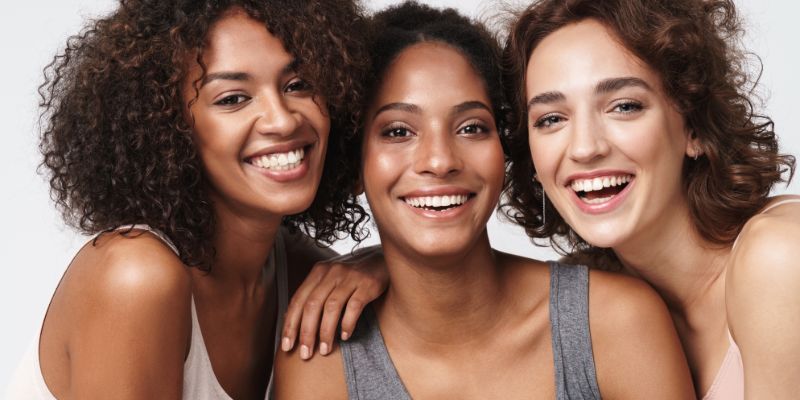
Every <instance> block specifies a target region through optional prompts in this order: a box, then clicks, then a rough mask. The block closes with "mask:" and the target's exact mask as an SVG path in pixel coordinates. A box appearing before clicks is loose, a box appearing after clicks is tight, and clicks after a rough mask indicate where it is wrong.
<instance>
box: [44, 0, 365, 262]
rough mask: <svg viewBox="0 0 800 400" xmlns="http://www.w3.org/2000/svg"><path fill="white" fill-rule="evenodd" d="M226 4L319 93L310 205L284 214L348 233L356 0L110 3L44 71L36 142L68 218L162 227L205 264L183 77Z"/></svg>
mask: <svg viewBox="0 0 800 400" xmlns="http://www.w3.org/2000/svg"><path fill="white" fill-rule="evenodd" d="M232 9H239V10H242V11H244V12H245V13H246V14H247V15H249V16H250V17H252V18H254V19H256V20H258V21H262V22H263V23H264V25H265V27H266V29H268V30H269V32H270V33H271V34H273V35H274V36H276V37H277V38H279V39H280V40H281V41H282V43H283V45H284V47H285V48H286V49H287V51H288V52H289V53H291V54H292V55H293V56H294V57H295V58H296V59H297V60H298V61H299V63H298V67H297V72H298V74H299V75H300V76H302V77H303V78H304V79H305V80H306V81H308V82H309V83H310V84H311V86H312V88H313V90H314V91H315V93H317V94H318V95H320V96H322V97H324V98H325V99H326V104H327V107H328V110H327V112H328V115H329V116H330V118H331V135H330V144H329V146H328V153H327V155H326V159H325V166H324V168H325V169H324V173H323V176H322V180H321V184H320V188H319V190H318V192H317V196H316V198H315V199H314V201H313V204H312V205H311V207H310V208H309V209H308V210H306V211H305V212H303V213H301V214H299V215H293V216H287V217H285V218H284V221H283V224H284V225H286V226H288V227H290V228H291V229H297V228H300V229H302V230H303V231H305V232H306V233H308V234H310V235H311V236H312V237H314V238H315V239H316V240H318V241H320V242H330V241H331V240H333V239H335V238H336V236H337V232H342V231H344V232H348V233H350V234H351V235H352V236H353V237H354V238H356V239H357V238H359V236H360V234H361V231H360V230H359V229H357V228H356V225H357V222H361V221H363V220H364V219H365V218H366V213H365V212H364V210H363V208H362V207H361V206H359V205H358V204H357V203H356V202H355V201H354V199H353V198H352V196H351V192H352V191H353V189H354V188H353V184H352V183H351V181H350V179H349V177H350V176H352V175H353V174H355V173H356V172H355V171H351V170H350V168H352V166H351V163H349V162H348V160H349V159H350V158H352V155H351V154H350V152H351V151H352V149H351V147H350V146H347V140H348V138H351V137H353V136H354V135H355V134H356V127H357V122H358V121H359V119H360V110H359V109H358V105H359V104H360V103H361V101H362V100H361V96H362V94H363V85H362V83H361V78H362V77H363V76H364V73H365V71H366V68H367V65H368V59H367V55H366V51H365V48H364V43H363V40H362V38H361V37H360V36H359V35H358V34H357V33H358V32H360V31H362V29H360V26H361V25H362V24H363V19H362V17H361V15H362V13H361V9H360V6H359V4H358V2H357V0H335V1H332V0H318V1H315V0H308V1H302V0H299V1H298V0H292V1H288V0H121V1H120V4H119V7H118V8H117V9H116V11H114V12H112V13H111V14H110V15H109V16H107V17H105V18H101V19H98V20H95V21H92V22H90V23H89V24H88V26H87V27H86V28H85V29H84V30H83V31H82V32H81V33H80V34H78V35H76V36H73V37H71V38H70V39H69V40H68V41H67V44H66V48H65V49H64V50H63V52H61V53H60V54H58V55H57V56H56V57H55V58H54V60H53V62H52V63H51V64H50V65H48V67H47V68H45V83H44V84H42V86H41V87H40V89H39V93H40V94H41V96H42V101H41V103H40V106H41V107H42V109H43V112H42V117H41V122H42V126H43V128H42V135H41V143H40V150H41V152H42V154H43V156H44V160H43V162H42V167H43V168H44V169H45V170H46V173H47V174H48V176H49V179H50V187H51V196H52V197H53V199H54V201H55V202H56V204H57V206H58V208H59V209H60V210H61V211H62V214H63V216H64V219H65V220H66V222H67V223H68V224H70V225H72V226H74V227H76V228H78V229H79V230H81V231H82V232H84V233H87V234H95V233H98V232H103V231H109V230H113V229H115V228H118V227H121V226H125V225H128V224H148V225H150V226H151V227H153V228H155V229H158V230H160V231H162V232H164V233H165V234H166V235H167V236H168V237H169V238H170V239H171V240H172V241H173V242H174V244H175V245H176V247H177V248H178V250H179V253H180V258H181V260H182V261H183V262H184V263H186V264H187V265H189V266H197V267H199V268H201V269H204V270H207V269H210V267H211V263H212V262H213V257H214V249H213V246H212V243H211V239H212V236H213V233H214V229H215V217H214V211H213V208H212V204H211V202H210V200H209V197H208V183H207V181H206V178H205V176H204V170H203V165H202V164H201V161H200V158H199V156H198V153H197V150H196V147H195V145H194V143H193V139H192V134H191V131H192V126H191V125H190V124H189V123H187V122H186V121H187V119H186V118H184V117H185V116H184V105H183V98H182V85H183V84H184V83H185V80H186V77H187V74H188V71H189V70H190V68H191V66H192V64H193V63H198V64H199V65H200V67H201V68H203V72H204V73H205V70H204V66H203V65H202V63H201V60H202V53H203V49H204V48H205V47H206V40H207V35H208V32H209V30H210V28H211V27H212V25H213V24H214V23H215V22H216V21H217V20H218V19H220V17H222V16H224V15H225V13H226V12H229V11H231V10H232Z"/></svg>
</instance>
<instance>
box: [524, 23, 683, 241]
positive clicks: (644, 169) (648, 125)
mask: <svg viewBox="0 0 800 400" xmlns="http://www.w3.org/2000/svg"><path fill="white" fill-rule="evenodd" d="M525 86H526V98H527V101H528V130H529V142H530V149H531V155H532V156H533V161H534V165H535V168H536V172H537V179H538V180H539V181H540V182H541V183H542V185H543V186H544V188H545V191H546V193H547V196H548V200H550V201H551V202H552V203H553V205H554V206H555V207H556V209H557V210H558V212H559V213H560V214H561V215H562V216H563V217H564V219H565V220H566V222H567V223H568V224H569V225H570V226H571V227H572V228H573V229H574V230H575V231H576V232H577V233H578V234H579V235H580V236H581V237H583V238H584V239H585V240H586V241H587V242H589V243H590V244H592V245H595V246H598V247H615V248H617V247H621V246H625V245H626V244H627V243H630V241H633V240H636V239H640V238H644V237H647V235H649V234H651V233H655V232H658V231H659V229H661V228H662V227H663V226H665V225H666V224H667V223H668V222H669V221H670V219H672V218H674V217H675V215H680V214H681V213H684V215H685V213H686V208H687V207H686V201H685V198H684V194H683V189H682V176H681V174H682V166H683V162H684V160H685V157H686V155H687V153H688V154H689V155H693V152H694V149H695V143H693V142H692V139H691V134H690V132H689V131H688V130H687V128H686V127H685V125H684V121H683V117H682V116H681V114H680V113H679V112H678V111H677V109H676V108H675V106H674V105H673V104H672V102H671V101H670V99H669V98H668V96H667V95H666V94H665V93H664V89H663V88H662V85H661V81H660V78H659V76H658V74H657V73H656V72H655V71H653V70H652V69H651V68H649V67H648V66H647V65H646V64H645V63H644V62H642V61H641V60H639V59H638V58H637V57H636V56H634V55H633V54H632V53H631V52H630V51H628V50H627V49H626V48H625V47H624V46H623V45H622V44H620V43H619V42H618V41H617V40H616V38H615V36H614V34H613V33H612V32H611V31H609V30H608V29H607V28H606V27H605V26H603V25H602V24H600V23H599V22H597V21H594V20H584V21H582V22H579V23H575V24H571V25H567V26H565V27H563V28H561V29H559V30H557V31H555V32H554V33H552V34H550V35H549V36H547V37H546V38H545V39H544V40H542V42H541V43H540V44H539V45H538V46H537V47H536V48H535V49H534V51H533V53H532V54H531V56H530V59H529V63H528V69H527V71H526V84H525Z"/></svg>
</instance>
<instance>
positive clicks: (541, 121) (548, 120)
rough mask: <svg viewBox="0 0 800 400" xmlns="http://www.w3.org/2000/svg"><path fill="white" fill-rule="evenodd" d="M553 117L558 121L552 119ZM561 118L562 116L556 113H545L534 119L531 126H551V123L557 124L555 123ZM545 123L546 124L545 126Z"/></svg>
mask: <svg viewBox="0 0 800 400" xmlns="http://www.w3.org/2000/svg"><path fill="white" fill-rule="evenodd" d="M555 118H558V121H553V119H555ZM563 120H564V118H563V117H561V116H560V115H558V114H545V115H544V116H542V117H540V118H539V119H537V120H536V122H534V123H533V127H534V128H549V127H551V126H553V125H555V124H557V123H559V122H561V121H563ZM545 124H547V126H545Z"/></svg>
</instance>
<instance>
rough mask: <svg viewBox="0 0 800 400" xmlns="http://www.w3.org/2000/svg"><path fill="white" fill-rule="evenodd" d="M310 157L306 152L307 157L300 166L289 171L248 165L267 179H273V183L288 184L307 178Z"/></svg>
mask: <svg viewBox="0 0 800 400" xmlns="http://www.w3.org/2000/svg"><path fill="white" fill-rule="evenodd" d="M309 156H310V154H309V153H308V152H306V156H305V157H303V161H302V162H300V165H298V166H296V167H294V168H292V169H287V170H282V171H279V170H272V169H266V168H261V167H257V166H255V165H253V164H250V163H246V164H247V165H248V166H250V167H251V168H253V169H255V170H256V171H258V173H259V174H261V175H264V176H266V177H267V178H270V179H272V180H273V181H276V182H281V183H286V182H291V181H296V180H298V179H302V178H303V177H305V176H306V174H307V173H308V158H309Z"/></svg>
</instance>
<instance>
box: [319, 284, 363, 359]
mask: <svg viewBox="0 0 800 400" xmlns="http://www.w3.org/2000/svg"><path fill="white" fill-rule="evenodd" d="M355 291H356V286H355V285H348V286H344V285H342V286H339V287H337V288H336V289H334V290H333V291H332V292H331V294H330V296H328V300H326V301H325V308H324V310H323V312H322V322H321V323H320V326H319V353H320V354H322V355H323V356H326V355H328V354H329V353H330V352H331V350H332V349H333V341H334V340H335V339H334V337H335V336H336V327H337V326H338V325H339V318H340V317H341V315H342V311H343V309H344V307H345V303H348V304H349V303H350V301H349V300H348V299H351V296H352V295H353V292H355Z"/></svg>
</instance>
